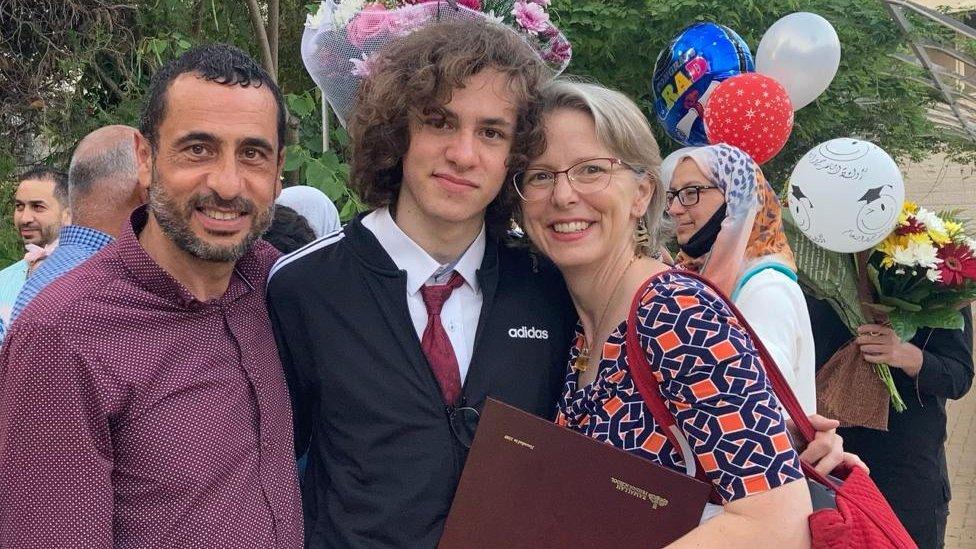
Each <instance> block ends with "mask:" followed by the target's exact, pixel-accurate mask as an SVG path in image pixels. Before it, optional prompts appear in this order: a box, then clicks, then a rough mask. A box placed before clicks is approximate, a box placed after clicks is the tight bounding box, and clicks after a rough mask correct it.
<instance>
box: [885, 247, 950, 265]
mask: <svg viewBox="0 0 976 549" xmlns="http://www.w3.org/2000/svg"><path fill="white" fill-rule="evenodd" d="M937 252H938V250H937V249H936V248H935V246H932V245H930V244H924V243H920V242H915V241H910V242H909V243H908V246H906V247H904V248H895V250H894V252H893V253H892V259H894V260H895V263H897V264H899V265H904V266H906V267H924V268H926V269H932V268H935V267H936V266H937V265H938V264H939V263H941V262H942V260H941V259H939V257H938V255H937Z"/></svg>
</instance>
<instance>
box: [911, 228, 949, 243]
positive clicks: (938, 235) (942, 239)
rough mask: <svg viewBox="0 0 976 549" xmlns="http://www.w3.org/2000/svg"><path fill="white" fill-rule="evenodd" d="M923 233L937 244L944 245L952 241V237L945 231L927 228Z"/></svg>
mask: <svg viewBox="0 0 976 549" xmlns="http://www.w3.org/2000/svg"><path fill="white" fill-rule="evenodd" d="M925 234H926V235H927V236H928V238H929V239H931V240H932V242H935V243H936V244H937V245H939V246H944V245H946V244H948V243H950V242H952V239H951V238H949V236H948V235H946V234H945V233H943V232H940V231H932V230H929V231H926V233H925ZM912 236H923V235H912Z"/></svg>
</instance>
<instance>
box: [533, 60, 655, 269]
mask: <svg viewBox="0 0 976 549" xmlns="http://www.w3.org/2000/svg"><path fill="white" fill-rule="evenodd" d="M559 109H572V110H576V111H579V112H583V113H586V114H588V115H589V116H590V117H592V118H593V123H594V125H595V126H596V136H597V139H598V140H599V141H600V143H601V144H602V145H603V146H604V147H606V148H607V149H609V150H610V151H611V152H613V154H614V155H616V156H617V157H618V158H620V160H623V161H624V162H626V163H627V164H630V165H631V166H633V167H634V168H635V169H638V170H642V171H643V172H644V174H646V175H647V177H648V179H649V180H650V182H651V185H652V186H653V189H654V194H653V195H652V196H651V201H650V203H649V204H648V206H647V211H646V212H645V213H644V223H645V224H646V227H647V235H648V240H647V242H646V243H640V244H639V248H640V249H638V250H637V252H638V253H640V254H641V255H648V256H652V257H657V256H658V254H659V252H660V249H661V244H662V242H664V240H665V239H666V237H667V235H668V234H669V233H670V224H669V223H668V221H667V220H666V219H665V217H664V204H665V193H664V191H665V189H664V184H663V183H662V181H661V151H660V149H659V148H658V146H657V140H655V139H654V134H653V133H652V132H651V126H650V124H649V123H648V122H647V118H646V117H645V116H644V113H642V112H641V110H640V108H639V107H637V105H636V104H634V102H633V101H631V100H630V98H628V97H627V96H626V95H624V94H622V93H620V92H618V91H616V90H612V89H610V88H607V87H605V86H601V85H599V84H595V83H591V82H587V81H585V80H582V79H580V78H576V77H559V78H556V79H554V80H553V81H552V82H550V83H549V84H547V85H546V86H545V87H544V88H543V90H542V110H543V117H544V116H545V115H546V114H550V113H552V112H553V111H556V110H559ZM543 119H544V118H543Z"/></svg>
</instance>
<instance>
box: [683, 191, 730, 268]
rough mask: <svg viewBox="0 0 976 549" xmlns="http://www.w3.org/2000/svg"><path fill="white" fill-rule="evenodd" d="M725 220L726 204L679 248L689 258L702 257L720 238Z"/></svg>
mask: <svg viewBox="0 0 976 549" xmlns="http://www.w3.org/2000/svg"><path fill="white" fill-rule="evenodd" d="M724 219H725V204H722V207H721V208H719V209H718V210H717V211H716V212H715V213H714V214H712V217H711V219H709V220H708V222H707V223H705V225H703V226H702V228H700V229H698V231H697V232H696V233H695V234H693V235H692V236H691V238H690V239H689V240H688V242H687V243H685V244H683V245H679V246H678V248H679V249H680V250H681V251H682V252H684V253H685V255H687V256H688V257H701V256H703V255H705V254H707V253H708V252H710V251H711V249H712V246H713V245H714V244H715V239H716V238H718V232H719V231H720V230H722V221H723V220H724Z"/></svg>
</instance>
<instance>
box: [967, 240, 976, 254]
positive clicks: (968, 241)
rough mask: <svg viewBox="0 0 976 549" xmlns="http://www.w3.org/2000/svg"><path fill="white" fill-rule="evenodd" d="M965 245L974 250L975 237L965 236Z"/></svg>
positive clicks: (975, 250)
mask: <svg viewBox="0 0 976 549" xmlns="http://www.w3.org/2000/svg"><path fill="white" fill-rule="evenodd" d="M966 245H967V246H969V249H970V250H972V251H974V252H976V239H973V238H966Z"/></svg>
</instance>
